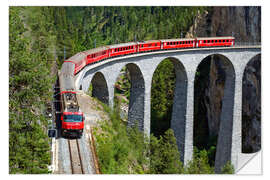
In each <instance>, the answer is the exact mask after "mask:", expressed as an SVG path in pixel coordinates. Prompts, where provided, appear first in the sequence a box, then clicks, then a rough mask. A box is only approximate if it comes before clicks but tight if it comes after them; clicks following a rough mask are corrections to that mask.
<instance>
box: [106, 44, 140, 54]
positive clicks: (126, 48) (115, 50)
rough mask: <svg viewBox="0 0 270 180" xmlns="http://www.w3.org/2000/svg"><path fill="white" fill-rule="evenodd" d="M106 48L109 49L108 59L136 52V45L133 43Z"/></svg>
mask: <svg viewBox="0 0 270 180" xmlns="http://www.w3.org/2000/svg"><path fill="white" fill-rule="evenodd" d="M107 47H108V48H109V57H114V56H122V55H126V54H132V53H136V52H137V43H135V42H130V43H122V44H115V45H110V46H107Z"/></svg>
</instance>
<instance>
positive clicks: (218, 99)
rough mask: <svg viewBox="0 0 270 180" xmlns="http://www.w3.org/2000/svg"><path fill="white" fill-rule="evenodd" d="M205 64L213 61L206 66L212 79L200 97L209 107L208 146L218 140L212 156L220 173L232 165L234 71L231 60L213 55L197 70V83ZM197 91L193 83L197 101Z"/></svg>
mask: <svg viewBox="0 0 270 180" xmlns="http://www.w3.org/2000/svg"><path fill="white" fill-rule="evenodd" d="M205 61H210V62H209V64H208V65H207V66H209V79H208V82H207V83H208V85H207V87H206V88H208V89H206V90H205V92H204V93H203V94H202V95H201V96H202V98H203V100H204V101H203V103H205V104H206V105H205V110H206V112H205V113H206V114H205V115H206V120H207V127H206V128H208V139H207V142H206V143H209V140H210V137H216V140H211V141H213V142H212V143H213V144H215V143H216V153H215V154H214V155H213V158H214V159H215V161H214V164H215V171H216V172H220V169H221V167H223V166H224V165H225V164H226V163H227V162H228V161H231V147H232V128H233V119H234V116H233V114H234V113H233V112H234V93H235V69H234V66H233V63H232V62H231V60H230V59H229V58H228V57H226V56H225V55H223V54H210V55H207V56H206V57H204V58H203V59H202V60H201V62H200V63H199V65H198V66H197V69H196V77H195V81H197V80H198V79H197V78H198V76H200V74H199V73H200V72H199V71H198V70H199V68H200V65H201V64H202V63H205ZM207 66H205V67H207ZM196 88H197V87H195V83H194V89H195V90H194V100H195V98H196V95H197V94H195V93H196V90H197V91H198V89H196ZM196 103H197V102H194V110H195V111H194V113H195V114H194V127H196V123H198V121H199V120H198V119H197V118H198V117H197V114H196V108H195V106H196ZM203 103H202V104H203ZM207 103H208V104H207ZM197 109H198V108H197ZM196 130H197V129H196V128H194V130H193V132H194V138H196V137H195V136H196V135H197V134H196ZM210 135H211V136H210ZM214 139H215V138H214ZM205 148H207V146H205ZM208 148H209V147H208Z"/></svg>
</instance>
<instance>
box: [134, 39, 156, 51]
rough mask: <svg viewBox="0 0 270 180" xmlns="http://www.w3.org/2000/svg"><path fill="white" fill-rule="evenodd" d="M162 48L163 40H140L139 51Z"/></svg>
mask: <svg viewBox="0 0 270 180" xmlns="http://www.w3.org/2000/svg"><path fill="white" fill-rule="evenodd" d="M160 48H161V41H160V40H150V41H143V42H138V51H139V52H145V51H155V50H160Z"/></svg>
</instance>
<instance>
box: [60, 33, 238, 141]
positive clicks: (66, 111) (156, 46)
mask: <svg viewBox="0 0 270 180" xmlns="http://www.w3.org/2000/svg"><path fill="white" fill-rule="evenodd" d="M234 44H235V39H234V37H207V38H185V39H165V40H149V41H142V42H129V43H122V44H115V45H109V46H103V47H98V48H95V49H90V50H87V51H83V52H79V53H77V54H75V55H74V56H72V57H70V58H69V59H67V60H65V61H64V63H63V65H62V68H61V72H60V73H59V81H60V95H61V98H60V99H61V125H62V129H61V134H62V136H65V135H76V136H78V137H81V136H82V133H83V128H84V119H85V118H84V115H83V113H82V112H81V110H80V107H79V104H78V100H77V94H76V90H75V85H74V75H76V74H77V73H78V72H80V70H82V69H83V68H84V67H85V66H87V65H89V64H93V63H97V62H100V61H103V60H106V59H108V58H113V57H119V56H124V55H129V54H135V53H147V52H150V51H161V50H172V49H185V48H209V47H230V46H234Z"/></svg>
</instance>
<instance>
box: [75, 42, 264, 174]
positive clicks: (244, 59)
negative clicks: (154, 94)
mask: <svg viewBox="0 0 270 180" xmlns="http://www.w3.org/2000/svg"><path fill="white" fill-rule="evenodd" d="M214 54H215V55H217V56H220V57H221V59H222V61H223V63H224V64H225V67H226V68H225V71H226V81H225V87H224V97H223V103H222V111H221V117H220V130H219V135H218V141H217V150H216V158H215V159H216V160H215V171H216V172H219V171H220V168H221V167H223V165H224V164H225V163H226V162H227V161H231V162H232V164H233V165H234V167H235V169H236V171H237V170H238V169H239V168H241V166H242V165H243V163H244V162H246V161H247V160H248V158H249V157H250V156H251V155H250V154H244V153H242V152H241V147H242V144H241V143H242V141H241V140H242V139H241V128H242V121H241V118H242V116H241V113H242V79H243V74H244V70H245V67H246V65H247V63H248V62H249V61H250V60H251V59H253V58H254V57H255V56H259V55H260V54H261V47H260V46H245V47H244V46H243V47H226V48H224V47H219V48H203V49H182V50H169V51H156V52H151V53H141V54H133V55H128V56H123V57H117V58H113V59H107V60H105V61H102V62H99V63H96V64H92V65H89V66H87V67H85V68H84V69H83V70H82V71H81V72H80V73H78V74H77V75H76V77H75V79H76V80H75V86H76V88H77V89H78V90H83V91H85V92H86V91H88V88H89V86H90V84H91V83H92V85H93V90H92V94H93V96H95V97H97V98H98V99H100V100H101V101H103V102H104V103H107V104H109V105H110V106H111V107H113V103H114V102H113V100H114V85H115V83H116V80H117V77H118V76H119V74H120V70H121V69H122V68H123V67H124V66H126V67H127V69H128V70H129V72H130V76H131V89H130V102H129V112H128V125H133V124H134V123H135V122H136V121H137V122H138V125H139V128H140V129H141V130H143V131H144V133H145V134H146V135H150V112H151V110H150V108H151V84H152V77H153V74H154V71H155V70H156V68H157V66H158V65H159V64H160V63H161V62H162V61H163V60H164V59H166V58H170V60H171V61H172V62H173V64H174V68H175V73H176V85H175V90H174V103H173V112H172V119H171V128H172V129H173V130H174V133H175V136H176V139H177V145H178V149H179V151H180V154H181V160H182V161H183V162H184V163H185V164H187V162H188V161H189V160H191V159H192V153H193V111H194V79H195V73H196V69H197V67H198V65H199V64H200V63H201V62H202V61H203V60H204V59H205V58H206V57H208V56H211V55H214Z"/></svg>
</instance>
